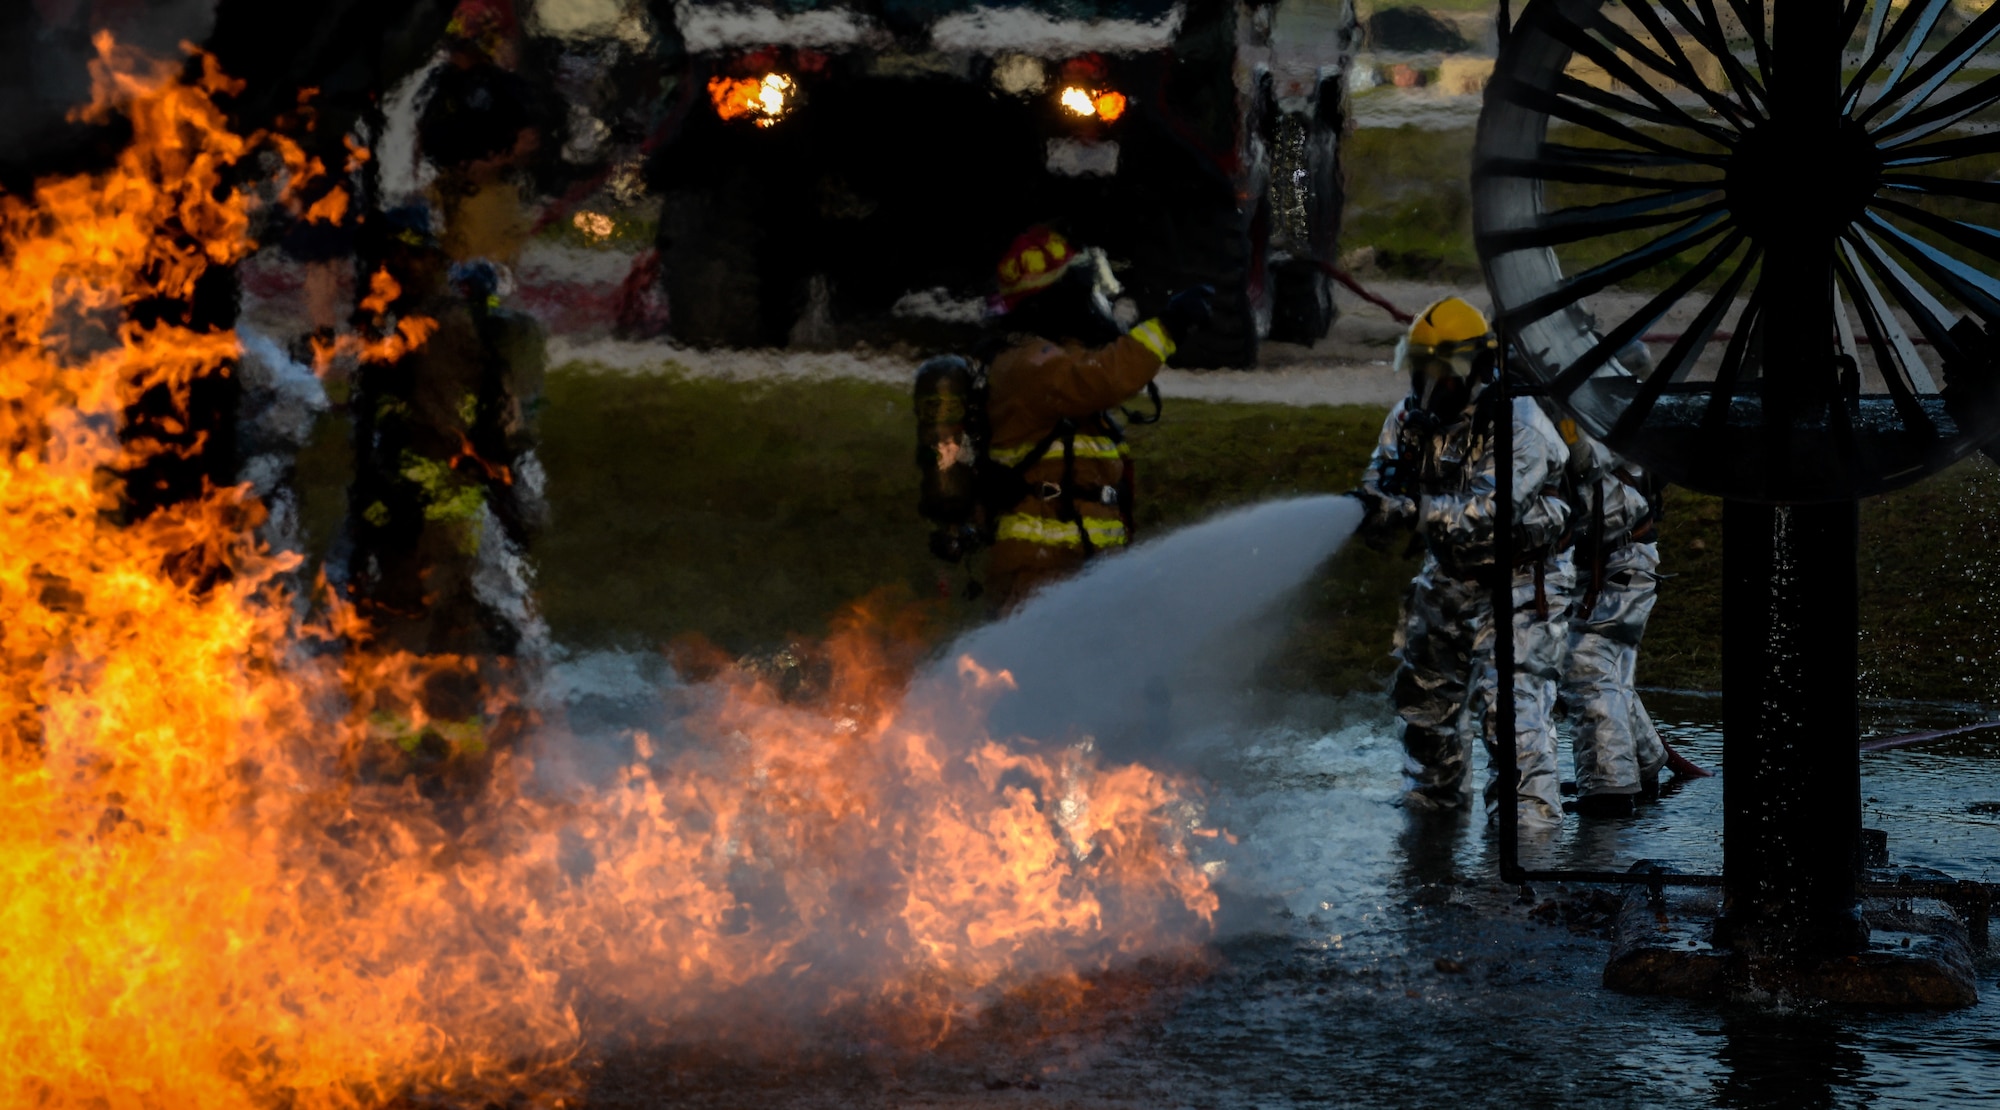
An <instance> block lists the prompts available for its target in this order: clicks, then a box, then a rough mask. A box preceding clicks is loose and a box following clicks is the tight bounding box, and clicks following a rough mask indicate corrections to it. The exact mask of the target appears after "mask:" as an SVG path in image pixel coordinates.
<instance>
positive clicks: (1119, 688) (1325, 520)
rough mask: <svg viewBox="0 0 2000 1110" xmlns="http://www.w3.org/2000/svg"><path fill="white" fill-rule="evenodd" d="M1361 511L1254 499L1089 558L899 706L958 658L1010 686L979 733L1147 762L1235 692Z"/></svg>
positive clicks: (933, 687)
mask: <svg viewBox="0 0 2000 1110" xmlns="http://www.w3.org/2000/svg"><path fill="white" fill-rule="evenodd" d="M1361 512H1362V510H1361V506H1360V504H1359V503H1358V502H1356V501H1355V500H1353V499H1352V498H1348V497H1341V496H1318V497H1301V498H1293V499H1289V500H1283V501H1272V502H1266V503H1264V504H1260V505H1253V506H1250V507H1248V508H1243V509H1237V510H1234V511H1231V512H1227V513H1223V514H1221V515H1219V516H1216V517H1214V518H1212V519H1210V520H1207V521H1204V522H1202V523H1200V524H1196V525H1193V526H1191V527H1188V528H1183V529H1181V530H1180V531H1178V532H1175V533H1173V534H1172V535H1169V536H1165V537H1163V538H1161V539H1158V540H1155V541H1151V542H1148V543H1144V544H1140V545H1137V546H1135V547H1134V548H1132V549H1131V550H1130V551H1127V552H1124V553H1121V554H1119V555H1116V556H1113V557H1109V558H1105V559H1101V560H1099V561H1098V562H1097V563H1095V564H1094V565H1093V566H1092V567H1091V568H1090V569H1089V570H1088V571H1086V572H1085V573H1083V574H1081V575H1079V576H1077V577H1076V578H1073V579H1071V580H1069V581H1066V582H1062V583H1059V584H1057V585H1055V586H1052V587H1050V588H1048V589H1046V590H1044V591H1043V592H1042V593H1040V594H1038V595H1036V596H1035V597H1034V598H1033V599H1032V600H1031V601H1030V602H1029V603H1028V604H1027V605H1025V606H1024V607H1022V608H1021V609H1020V610H1019V611H1018V612H1016V613H1014V614H1013V615H1012V616H1010V617H1008V618H1007V619H1005V620H1003V621H1001V622H999V623H997V624H993V625H989V626H987V627H984V628H981V629H978V630H976V631H974V632H972V633H969V634H967V635H966V636H964V637H961V638H960V639H959V640H958V641H957V642H956V643H954V644H953V645H952V646H951V648H950V649H949V650H948V651H947V652H946V653H945V654H944V657H943V658H942V659H940V660H939V662H938V664H937V665H936V666H935V667H934V668H933V669H932V670H931V671H930V672H929V673H927V674H925V675H923V676H921V677H920V678H919V679H918V681H917V682H916V683H915V684H914V686H913V689H912V692H911V699H912V700H913V701H920V700H922V699H924V698H926V697H933V696H938V694H939V693H940V692H942V691H944V690H953V689H955V688H956V684H957V682H958V681H959V678H958V674H957V670H956V668H957V661H958V660H959V659H960V658H962V657H965V656H970V657H971V658H972V659H973V660H974V661H975V662H977V663H978V664H979V665H980V666H981V667H983V668H985V669H987V670H989V671H990V670H999V669H1004V670H1006V671H1008V672H1009V673H1010V674H1011V675H1012V676H1013V679H1014V684H1015V688H1014V690H1013V692H1011V693H1009V694H1007V695H1004V696H1003V697H1001V698H1000V700H999V702H998V704H996V705H995V706H994V707H993V711H992V716H991V717H990V719H989V720H988V721H987V728H988V730H989V731H990V732H991V734H992V735H994V736H1019V737H1024V738H1028V739H1034V740H1048V741H1055V742H1067V741H1072V740H1075V739H1078V738H1080V737H1082V736H1090V737H1093V738H1095V740H1096V741H1097V743H1098V745H1099V747H1100V750H1102V751H1104V753H1105V754H1106V755H1107V756H1110V757H1111V758H1114V759H1139V760H1144V761H1148V762H1153V761H1157V760H1158V759H1159V758H1161V757H1162V756H1164V755H1167V754H1169V751H1170V748H1171V744H1172V741H1173V738H1174V737H1175V736H1186V735H1189V734H1191V731H1192V730H1191V729H1189V728H1188V727H1187V726H1188V725H1189V724H1190V723H1191V722H1192V719H1193V715H1194V714H1196V713H1198V712H1199V711H1200V710H1201V709H1202V707H1204V706H1205V705H1209V704H1213V703H1214V702H1215V701H1216V700H1217V699H1218V697H1219V696H1226V695H1230V694H1234V693H1237V692H1240V691H1241V690H1242V688H1243V686H1244V685H1245V683H1246V682H1247V680H1248V679H1249V677H1250V674H1251V671H1252V669H1253V668H1254V667H1255V666H1256V665H1257V663H1258V662H1259V661H1261V660H1262V659H1263V658H1264V656H1265V655H1266V654H1267V653H1268V652H1269V650H1270V649H1271V647H1272V646H1273V644H1274V643H1275V641H1276V638H1277V636H1278V635H1280V634H1281V633H1282V631H1283V625H1284V622H1283V621H1282V620H1280V619H1277V618H1278V617H1281V616H1282V613H1281V612H1280V602H1282V601H1283V600H1285V599H1286V598H1287V597H1289V596H1291V595H1292V594H1293V593H1294V592H1295V591H1296V590H1297V589H1298V588H1299V586H1301V585H1302V584H1303V583H1304V582H1305V581H1306V579H1307V578H1308V577H1309V576H1310V575H1311V574H1312V573H1313V571H1314V570H1315V569H1317V568H1318V567H1319V566H1320V564H1322V563H1324V562H1325V561H1326V559H1327V558H1328V557H1329V556H1331V555H1332V554H1333V553H1334V552H1335V551H1337V550H1338V549H1339V548H1340V546H1341V544H1342V543H1343V542H1345V540H1346V539H1347V537H1348V536H1350V535H1352V534H1353V532H1354V529H1355V527H1356V526H1357V525H1358V524H1359V523H1360V520H1361Z"/></svg>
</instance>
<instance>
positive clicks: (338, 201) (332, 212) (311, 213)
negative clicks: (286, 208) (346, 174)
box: [306, 188, 347, 224]
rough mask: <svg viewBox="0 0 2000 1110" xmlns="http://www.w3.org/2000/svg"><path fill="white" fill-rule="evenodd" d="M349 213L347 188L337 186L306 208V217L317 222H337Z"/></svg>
mask: <svg viewBox="0 0 2000 1110" xmlns="http://www.w3.org/2000/svg"><path fill="white" fill-rule="evenodd" d="M346 215H347V190H345V189H340V188H336V189H333V190H332V191H330V192H328V193H327V194H326V195H325V196H323V197H321V198H319V200H317V201H315V202H313V206H312V207H311V208H308V209H306V219H307V220H308V221H310V222H312V223H316V224H337V223H339V222H340V221H341V220H342V219H343V218H345V217H346Z"/></svg>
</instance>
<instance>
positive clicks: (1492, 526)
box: [1355, 297, 1574, 829]
mask: <svg viewBox="0 0 2000 1110" xmlns="http://www.w3.org/2000/svg"><path fill="white" fill-rule="evenodd" d="M1498 355H1499V342H1498V340H1497V339H1496V338H1495V337H1494V335H1493V334H1492V332H1491V331H1490V330H1489V329H1488V327H1487V323H1486V318H1485V317H1484V316H1483V315H1481V314H1480V312H1479V311H1478V310H1477V309H1475V308H1473V307H1472V306H1471V305H1469V304H1467V303H1466V302H1464V301H1462V300H1460V299H1458V298H1456V297H1452V298H1448V299H1446V300H1442V301H1439V302H1438V303H1436V304H1434V305H1432V306H1430V307H1429V308H1427V309H1425V310H1424V312H1423V313H1421V314H1420V315H1419V316H1418V317H1417V319H1416V321H1415V322H1414V323H1412V324H1411V325H1410V330H1409V333H1408V335H1407V336H1406V337H1405V338H1404V340H1403V342H1402V343H1401V344H1400V345H1399V346H1398V348H1397V352H1396V365H1397V367H1398V369H1399V370H1401V371H1402V372H1403V373H1405V374H1407V375H1408V377H1409V381H1410V395H1409V396H1408V397H1406V398H1405V399H1404V400H1402V401H1400V402H1398V403H1397V405H1396V407H1395V408H1394V409H1393V410H1391V411H1390V413H1389V418H1388V420H1387V421H1386V422H1385V423H1384V424H1383V426H1382V435H1381V439H1380V442H1379V443H1378V445H1377V447H1376V450H1375V453H1374V456H1373V457H1372V458H1371V459H1370V460H1369V465H1368V470H1367V472H1366V474H1365V475H1364V476H1363V479H1362V485H1361V488H1360V489H1358V490H1356V491H1355V494H1356V496H1357V497H1359V498H1360V499H1361V500H1362V501H1363V502H1364V504H1366V505H1367V506H1368V509H1369V513H1368V518H1367V520H1366V521H1365V522H1364V523H1363V525H1362V535H1363V537H1364V538H1365V539H1368V540H1370V541H1371V542H1374V543H1378V544H1379V543H1383V542H1386V541H1387V539H1388V538H1389V536H1390V535H1391V534H1392V533H1393V532H1395V531H1396V530H1397V529H1398V528H1400V527H1404V526H1407V527H1413V528H1415V530H1416V533H1417V535H1418V536H1419V537H1420V538H1421V540H1422V541H1423V546H1424V552H1425V555H1424V562H1423V566H1422V569H1421V570H1419V571H1418V573H1417V576H1416V578H1415V579H1413V580H1412V581H1411V583H1410V591H1409V594H1408V595H1407V597H1406V598H1405V599H1404V604H1403V619H1402V624H1401V626H1400V627H1399V628H1398V629H1397V634H1396V649H1395V654H1396V656H1397V658H1398V659H1399V660H1400V666H1399V667H1398V668H1397V671H1396V677H1395V683H1394V686H1393V688H1392V697H1393V699H1394V701H1395V706H1396V712H1397V713H1398V715H1400V716H1401V717H1402V718H1403V723H1404V724H1403V751H1404V758H1403V772H1404V773H1403V789H1404V804H1405V805H1406V806H1407V807H1409V808H1410V809H1412V810H1417V811H1453V810H1458V809H1461V808H1463V807H1464V806H1465V805H1466V804H1467V801H1468V792H1469V783H1468V781H1467V780H1468V775H1467V770H1468V767H1469V764H1470V758H1471V744H1472V736H1473V735H1474V734H1475V733H1476V734H1477V735H1479V736H1480V737H1481V738H1482V739H1483V740H1484V742H1485V744H1486V750H1487V754H1488V755H1489V757H1492V758H1493V759H1494V766H1495V767H1496V768H1497V766H1498V762H1497V761H1498V759H1499V758H1504V756H1503V754H1502V753H1503V751H1504V749H1503V745H1502V744H1501V743H1500V742H1499V740H1498V739H1497V738H1496V737H1495V735H1494V723H1495V718H1494V714H1493V705H1494V697H1495V686H1496V685H1497V682H1498V674H1497V671H1496V669H1495V666H1494V657H1493V645H1494V636H1495V634H1496V630H1495V628H1494V613H1493V605H1492V590H1493V586H1494V585H1495V581H1496V576H1504V578H1503V579H1501V580H1503V581H1507V582H1510V583H1511V584H1512V588H1513V604H1514V626H1513V628H1512V629H1511V630H1509V632H1510V634H1511V635H1512V636H1513V637H1514V660H1515V675H1514V689H1513V691H1512V696H1513V698H1514V704H1515V730H1516V736H1515V744H1516V746H1517V749H1518V751H1519V768H1520V778H1519V788H1518V790H1519V793H1518V798H1517V803H1518V809H1517V813H1518V814H1519V817H1520V827H1521V828H1523V829H1537V828H1541V829H1548V828H1552V827H1555V826H1558V825H1560V824H1561V821H1562V810H1561V800H1560V791H1559V781H1558V775H1557V771H1556V750H1555V727H1554V716H1553V712H1554V709H1555V701H1556V684H1557V682H1558V681H1559V680H1560V678H1561V676H1562V668H1563V661H1564V656H1565V655H1566V654H1567V650H1568V647H1569V644H1568V637H1569V630H1568V625H1567V622H1566V606H1565V601H1566V599H1567V597H1568V596H1569V593H1570V589H1571V586H1572V583H1573V581H1574V576H1573V573H1572V570H1571V564H1570V557H1569V554H1568V552H1567V551H1566V550H1564V544H1563V540H1564V535H1565V532H1566V531H1567V528H1568V523H1569V505H1568V503H1567V501H1566V500H1565V499H1564V497H1563V493H1562V488H1561V483H1562V476H1563V467H1564V466H1565V465H1566V464H1567V462H1568V460H1569V452H1568V450H1567V448H1566V447H1565V446H1564V445H1563V441H1562V437H1561V436H1560V434H1558V432H1557V431H1556V429H1555V427H1554V426H1553V425H1552V424H1550V423H1549V419H1548V417H1547V416H1545V415H1543V413H1542V410H1541V409H1540V407H1538V406H1537V405H1536V404H1535V402H1534V401H1532V400H1530V399H1527V398H1519V399H1516V400H1515V401H1514V402H1513V404H1512V406H1511V408H1512V411H1511V412H1510V413H1507V414H1505V416H1504V418H1508V419H1512V420H1513V422H1514V424H1513V433H1514V457H1513V458H1512V459H1511V460H1507V461H1505V462H1504V463H1503V462H1502V461H1501V460H1499V459H1497V458H1495V456H1494V453H1493V447H1494V435H1493V433H1494V427H1495V424H1496V421H1497V420H1498V419H1501V418H1503V414H1502V412H1501V408H1502V405H1503V404H1504V402H1503V400H1502V398H1501V397H1500V395H1499V392H1498V391H1497V390H1489V389H1487V388H1486V386H1487V385H1488V384H1489V383H1490V382H1491V381H1492V378H1493V373H1494V370H1495V368H1496V366H1497V358H1498ZM1501 475H1504V476H1505V477H1506V479H1507V480H1509V481H1511V482H1512V483H1513V497H1514V519H1512V520H1509V521H1497V520H1495V519H1494V513H1495V510H1496V498H1495V491H1496V489H1497V488H1498V486H1497V481H1498V480H1499V476H1501ZM1502 527H1506V528H1511V529H1513V542H1514V550H1515V552H1516V553H1517V562H1516V565H1514V566H1512V567H1496V566H1495V565H1494V558H1495V538H1496V534H1497V531H1498V529H1499V528H1502ZM1498 780H1499V775H1498V773H1497V771H1496V773H1495V774H1494V775H1493V776H1492V778H1491V779H1490V780H1489V782H1488V785H1487V789H1486V808H1487V812H1488V814H1489V816H1490V815H1491V814H1492V813H1494V812H1495V811H1496V809H1497V807H1498V806H1499V805H1500V799H1499V798H1498V797H1497V796H1496V795H1497V792H1498Z"/></svg>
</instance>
